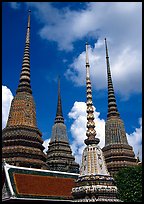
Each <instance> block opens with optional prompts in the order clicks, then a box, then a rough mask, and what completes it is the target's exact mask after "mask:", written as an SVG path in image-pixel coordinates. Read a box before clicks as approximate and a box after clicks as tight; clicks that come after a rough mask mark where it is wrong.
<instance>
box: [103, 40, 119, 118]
mask: <svg viewBox="0 0 144 204" xmlns="http://www.w3.org/2000/svg"><path fill="white" fill-rule="evenodd" d="M105 47H106V62H107V77H108V114H107V117H110V116H118V117H119V112H118V109H117V105H116V99H115V95H114V88H113V83H112V78H111V71H110V63H109V56H108V48H107V42H106V38H105Z"/></svg>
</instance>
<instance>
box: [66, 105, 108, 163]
mask: <svg viewBox="0 0 144 204" xmlns="http://www.w3.org/2000/svg"><path fill="white" fill-rule="evenodd" d="M99 115H100V113H99V112H96V109H95V107H94V116H95V124H96V128H95V129H96V133H97V137H98V138H99V139H100V143H99V145H100V147H103V146H104V142H105V141H104V140H105V121H104V120H103V119H100V118H99ZM68 116H69V118H71V119H73V120H74V121H73V123H72V125H71V129H70V131H71V134H72V137H73V141H72V144H71V147H72V152H73V154H74V155H75V157H76V161H77V162H78V163H81V157H82V152H83V149H84V147H85V143H84V140H85V139H86V122H87V118H86V103H85V102H77V101H76V102H75V103H74V105H73V107H72V109H71V111H70V112H69V114H68Z"/></svg>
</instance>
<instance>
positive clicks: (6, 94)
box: [2, 86, 13, 129]
mask: <svg viewBox="0 0 144 204" xmlns="http://www.w3.org/2000/svg"><path fill="white" fill-rule="evenodd" d="M12 99H13V95H12V92H11V90H10V89H9V88H8V87H7V86H2V129H3V128H5V126H6V123H7V119H8V115H9V110H10V105H11V101H12Z"/></svg>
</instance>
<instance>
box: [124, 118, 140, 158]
mask: <svg viewBox="0 0 144 204" xmlns="http://www.w3.org/2000/svg"><path fill="white" fill-rule="evenodd" d="M139 125H140V127H139V128H135V131H134V132H133V133H131V134H127V138H128V142H129V144H130V145H131V146H132V147H133V148H134V153H135V156H137V154H138V152H139V157H140V160H142V118H139Z"/></svg>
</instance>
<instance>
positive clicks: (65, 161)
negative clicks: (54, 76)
mask: <svg viewBox="0 0 144 204" xmlns="http://www.w3.org/2000/svg"><path fill="white" fill-rule="evenodd" d="M46 162H47V165H48V169H49V170H53V171H63V172H71V173H79V164H77V163H76V162H75V158H74V156H73V155H72V150H71V147H70V145H69V140H68V136H67V130H66V125H65V124H64V118H63V113H62V103H61V95H60V78H59V80H58V103H57V111H56V118H55V122H54V125H53V127H52V135H51V140H50V143H49V146H48V150H47V161H46Z"/></svg>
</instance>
